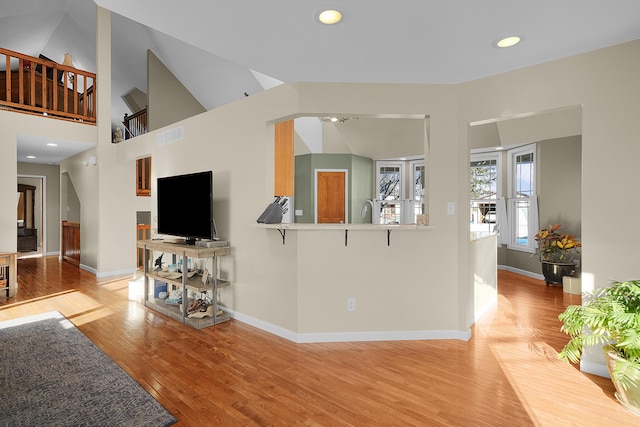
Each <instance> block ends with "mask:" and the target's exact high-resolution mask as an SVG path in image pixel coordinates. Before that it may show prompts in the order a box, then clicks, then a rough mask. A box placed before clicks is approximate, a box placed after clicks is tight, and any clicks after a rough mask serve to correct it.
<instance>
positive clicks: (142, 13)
mask: <svg viewBox="0 0 640 427" xmlns="http://www.w3.org/2000/svg"><path fill="white" fill-rule="evenodd" d="M96 4H98V5H99V6H101V7H104V8H106V9H108V10H111V11H112V12H114V14H113V15H112V37H113V39H112V63H113V66H112V69H113V75H112V90H113V93H112V103H113V111H112V114H113V117H114V119H113V122H114V124H116V123H118V122H119V121H121V118H122V116H124V113H131V112H132V111H129V109H128V108H127V105H126V104H125V103H124V101H122V99H121V96H122V95H124V94H125V93H127V92H128V91H130V90H131V89H133V88H138V89H140V90H143V91H146V51H147V49H151V50H152V51H153V52H154V53H155V54H156V55H157V56H158V57H159V58H160V59H161V60H162V61H163V62H164V63H165V65H167V67H168V68H169V69H170V70H171V71H172V72H173V73H174V74H175V75H176V77H177V78H178V79H179V80H180V81H181V82H182V83H183V84H184V85H185V86H186V87H187V89H189V90H190V91H191V92H192V93H193V94H194V96H196V98H197V99H198V100H199V101H200V103H201V104H202V105H204V106H205V108H207V109H212V108H216V107H218V106H220V105H224V104H226V103H228V102H232V101H234V100H236V99H239V98H241V97H243V96H244V93H245V92H247V93H249V94H252V93H255V92H257V91H261V90H264V89H265V88H268V87H270V86H272V85H274V84H277V83H278V82H296V81H323V82H376V83H460V82H465V81H470V80H474V79H478V78H481V77H485V76H488V75H494V74H498V73H502V72H505V71H509V70H514V69H518V68H523V67H527V66H530V65H533V64H538V63H542V62H546V61H550V60H554V59H557V58H561V57H565V56H569V55H573V54H577V53H581V52H586V51H590V50H594V49H598V48H602V47H606V46H610V45H614V44H618V43H622V42H626V41H630V40H635V39H640V2H639V1H637V0H610V1H607V2H603V1H597V0H563V1H557V0H539V1H535V2H523V1H514V0H484V1H477V0H448V1H435V0H403V1H401V2H397V1H395V2H394V1H383V0H350V1H348V2H339V1H338V2H336V1H332V2H327V1H325V0H307V1H299V0H270V1H264V0H244V1H241V2H239V1H222V0H181V1H174V0H136V1H134V2H132V1H130V0H96V1H95V3H94V2H93V1H92V0H21V1H5V2H3V4H2V7H1V8H0V46H2V47H4V48H8V49H11V50H15V51H19V52H22V53H26V54H29V55H32V56H38V55H40V54H42V55H45V56H47V57H49V58H51V59H52V60H54V61H58V62H61V61H62V58H63V56H64V54H65V53H66V52H70V53H71V54H72V55H73V60H74V63H75V65H76V67H78V68H81V69H85V70H88V71H95V40H96V38H95V16H96V10H95V5H96ZM327 6H331V7H334V8H339V9H341V11H342V12H343V16H344V19H343V21H342V22H340V23H338V24H335V25H332V26H325V25H321V24H319V23H318V22H317V20H316V15H317V12H318V11H320V10H321V9H323V8H325V7H327ZM508 35H519V36H520V37H521V38H522V42H521V43H520V44H519V45H516V46H514V47H511V48H507V49H498V48H496V47H494V43H495V41H496V40H498V39H499V38H501V37H504V36H508Z"/></svg>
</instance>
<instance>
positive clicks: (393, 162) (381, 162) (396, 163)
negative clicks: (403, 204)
mask: <svg viewBox="0 0 640 427" xmlns="http://www.w3.org/2000/svg"><path fill="white" fill-rule="evenodd" d="M388 166H399V167H400V182H398V185H399V186H400V188H399V190H398V194H399V195H400V198H398V199H390V200H402V199H404V198H405V195H404V194H405V188H404V180H405V162H403V161H398V160H376V199H377V200H381V199H380V176H381V175H380V168H381V167H388Z"/></svg>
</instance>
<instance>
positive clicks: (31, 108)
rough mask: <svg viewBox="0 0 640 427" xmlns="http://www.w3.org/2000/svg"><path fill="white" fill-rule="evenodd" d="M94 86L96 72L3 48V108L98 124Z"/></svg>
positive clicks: (0, 74) (0, 76)
mask: <svg viewBox="0 0 640 427" xmlns="http://www.w3.org/2000/svg"><path fill="white" fill-rule="evenodd" d="M3 57H4V58H3ZM2 59H4V61H3V60H2ZM2 67H4V70H3V69H2ZM95 87H96V75H95V74H94V73H90V72H88V71H82V70H78V69H77V68H73V67H68V66H66V65H62V64H56V63H55V62H52V61H48V60H45V59H40V58H35V57H32V56H29V55H23V54H21V53H18V52H14V51H11V50H8V49H2V48H0V107H4V108H10V109H15V110H20V111H25V112H30V113H37V114H43V115H48V116H52V117H55V118H60V119H67V120H75V121H81V122H88V123H93V124H95V122H96V91H95Z"/></svg>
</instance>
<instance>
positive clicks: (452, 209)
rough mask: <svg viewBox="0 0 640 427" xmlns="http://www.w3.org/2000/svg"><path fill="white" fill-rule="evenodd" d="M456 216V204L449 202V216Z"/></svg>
mask: <svg viewBox="0 0 640 427" xmlns="http://www.w3.org/2000/svg"><path fill="white" fill-rule="evenodd" d="M455 214H456V202H447V215H455Z"/></svg>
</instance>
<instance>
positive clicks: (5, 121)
mask: <svg viewBox="0 0 640 427" xmlns="http://www.w3.org/2000/svg"><path fill="white" fill-rule="evenodd" d="M0 127H1V128H2V132H1V133H0V177H1V179H0V200H12V199H15V197H16V195H15V193H16V188H17V174H18V170H17V164H18V162H17V157H16V141H17V136H18V134H20V133H29V134H31V135H34V136H41V137H49V138H53V139H67V140H71V141H83V142H88V143H93V142H95V140H96V128H95V126H91V125H81V124H78V123H73V122H67V121H62V120H55V119H52V118H47V117H41V116H35V115H29V114H16V113H14V112H11V111H7V110H0ZM9 206H10V205H9ZM16 220H17V211H16V209H15V206H14V207H11V208H7V207H5V208H3V209H0V250H3V251H9V252H14V251H15V250H16V248H17V240H16V238H15V234H16V233H15V224H16ZM48 250H49V249H48Z"/></svg>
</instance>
